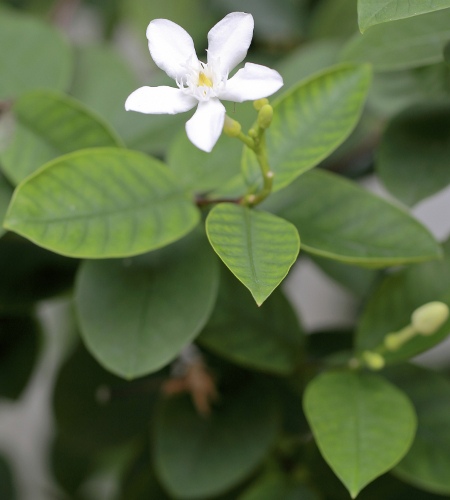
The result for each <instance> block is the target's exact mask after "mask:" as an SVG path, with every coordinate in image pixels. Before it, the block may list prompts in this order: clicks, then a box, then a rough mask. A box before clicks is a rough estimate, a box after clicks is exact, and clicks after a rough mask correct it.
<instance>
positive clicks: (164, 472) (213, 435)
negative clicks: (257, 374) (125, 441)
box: [154, 382, 279, 499]
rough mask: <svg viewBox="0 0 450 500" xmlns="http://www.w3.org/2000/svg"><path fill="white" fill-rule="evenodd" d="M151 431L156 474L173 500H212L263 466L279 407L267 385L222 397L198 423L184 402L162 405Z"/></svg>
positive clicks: (173, 400)
mask: <svg viewBox="0 0 450 500" xmlns="http://www.w3.org/2000/svg"><path fill="white" fill-rule="evenodd" d="M161 403H162V404H161V406H160V408H159V411H158V412H157V415H156V420H155V428H154V440H155V441H154V460H155V467H156V473H157V475H158V476H159V479H160V480H161V482H162V483H163V485H164V486H165V487H166V488H167V490H168V491H169V493H170V494H171V495H173V497H174V498H191V499H193V498H213V497H215V496H216V495H217V494H219V493H221V492H223V491H224V490H227V489H229V488H230V487H232V486H234V485H235V484H237V483H238V482H240V481H241V480H242V479H244V478H245V477H246V476H248V475H249V474H250V473H251V472H252V471H253V470H254V469H255V467H256V466H257V465H258V464H259V463H260V462H261V461H262V460H263V458H264V456H265V455H266V453H267V452H268V451H269V448H270V446H271V445H272V443H273V441H274V439H275V438H276V435H277V432H278V426H279V422H278V412H277V405H276V404H275V401H274V400H273V395H272V394H271V393H270V391H268V388H267V385H262V386H261V385H260V384H255V383H248V382H247V383H242V382H241V387H239V388H236V389H235V390H234V391H233V392H230V391H228V392H224V391H221V398H220V404H218V405H217V406H216V407H214V408H213V410H212V413H211V415H210V416H209V417H208V418H204V417H203V418H202V417H200V416H199V415H198V414H197V413H196V412H195V410H194V408H193V406H192V403H191V401H190V399H189V398H187V397H175V398H171V399H166V400H164V401H162V402H161Z"/></svg>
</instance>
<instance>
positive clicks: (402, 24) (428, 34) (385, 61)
mask: <svg viewBox="0 0 450 500" xmlns="http://www.w3.org/2000/svg"><path fill="white" fill-rule="evenodd" d="M418 1H421V0H418ZM424 3H426V4H429V2H424ZM449 38H450V9H447V10H443V11H438V12H431V13H430V14H424V15H423V16H416V17H411V18H408V19H402V20H400V21H395V22H392V23H387V24H380V25H379V26H374V27H373V28H371V29H370V30H369V31H368V32H367V33H366V34H364V35H360V34H357V35H355V37H354V38H353V39H351V40H350V42H349V43H348V44H347V45H346V46H345V47H344V49H343V51H342V54H341V59H342V60H343V61H351V62H355V63H362V62H365V63H371V64H372V66H373V68H374V70H375V71H394V70H398V69H407V68H415V67H418V66H425V65H427V64H433V63H437V62H441V61H443V60H444V55H443V54H444V46H445V44H446V43H447V42H448V40H449Z"/></svg>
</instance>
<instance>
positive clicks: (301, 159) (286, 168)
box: [242, 65, 371, 190]
mask: <svg viewBox="0 0 450 500" xmlns="http://www.w3.org/2000/svg"><path fill="white" fill-rule="evenodd" d="M370 80H371V71H370V68H369V67H368V66H355V65H341V66H337V67H335V68H333V69H331V70H327V71H324V72H322V73H319V74H318V75H315V76H313V77H311V78H309V79H307V80H305V81H304V82H301V83H300V84H299V85H298V86H295V87H293V88H292V89H290V90H289V91H288V92H287V93H285V94H283V95H282V96H281V97H280V98H279V99H277V100H276V101H275V102H274V104H273V108H274V116H273V121H272V124H271V126H270V129H269V130H268V131H267V150H268V154H269V164H270V165H271V168H272V171H273V172H274V174H275V177H274V189H275V190H278V189H281V188H283V187H285V186H287V185H288V184H290V183H291V182H292V181H293V180H294V179H295V178H296V177H298V176H299V175H300V174H302V173H304V172H306V171H307V170H309V169H311V168H313V167H314V166H315V165H317V164H318V163H319V162H320V161H321V160H323V159H324V158H326V157H327V156H328V155H330V154H331V153H332V152H333V151H334V150H335V149H336V148H337V147H338V146H339V144H341V143H342V142H343V141H344V140H345V139H346V138H347V137H348V136H349V134H350V132H351V131H352V130H353V128H354V127H355V125H356V123H357V122H358V120H359V117H360V115H361V110H362V107H363V104H364V101H365V98H366V95H367V92H368V89H369V85H370ZM242 166H243V170H244V173H245V176H246V177H247V179H248V183H249V184H253V183H254V182H255V181H258V179H259V177H260V173H259V168H258V164H257V162H256V159H255V155H254V154H253V152H252V151H251V150H249V149H248V148H246V149H245V150H244V156H243V158H242Z"/></svg>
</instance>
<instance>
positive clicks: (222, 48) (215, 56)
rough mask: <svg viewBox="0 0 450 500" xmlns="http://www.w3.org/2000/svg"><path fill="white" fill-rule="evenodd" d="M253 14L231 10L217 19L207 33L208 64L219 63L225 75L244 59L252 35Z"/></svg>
mask: <svg viewBox="0 0 450 500" xmlns="http://www.w3.org/2000/svg"><path fill="white" fill-rule="evenodd" d="M253 27H254V22H253V16H252V15H251V14H246V13H245V12H232V13H231V14H228V15H227V16H225V17H224V18H223V19H222V21H219V22H218V23H217V24H216V25H215V26H214V27H213V28H212V29H211V30H210V32H209V33H208V64H217V63H218V64H220V72H221V74H222V75H227V74H228V73H229V72H230V71H231V70H232V69H233V68H234V67H235V66H236V65H238V64H239V63H240V62H241V61H243V60H244V58H245V56H246V55H247V50H248V48H249V47H250V43H251V41H252V36H253Z"/></svg>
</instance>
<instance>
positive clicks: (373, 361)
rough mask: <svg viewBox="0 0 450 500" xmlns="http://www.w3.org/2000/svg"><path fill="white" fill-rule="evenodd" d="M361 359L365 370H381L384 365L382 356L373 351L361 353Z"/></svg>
mask: <svg viewBox="0 0 450 500" xmlns="http://www.w3.org/2000/svg"><path fill="white" fill-rule="evenodd" d="M362 359H363V361H364V363H365V365H366V366H367V368H370V369H371V370H381V369H382V368H384V365H385V364H386V361H385V360H384V358H383V356H382V355H381V354H379V353H377V352H374V351H364V352H363V353H362Z"/></svg>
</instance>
